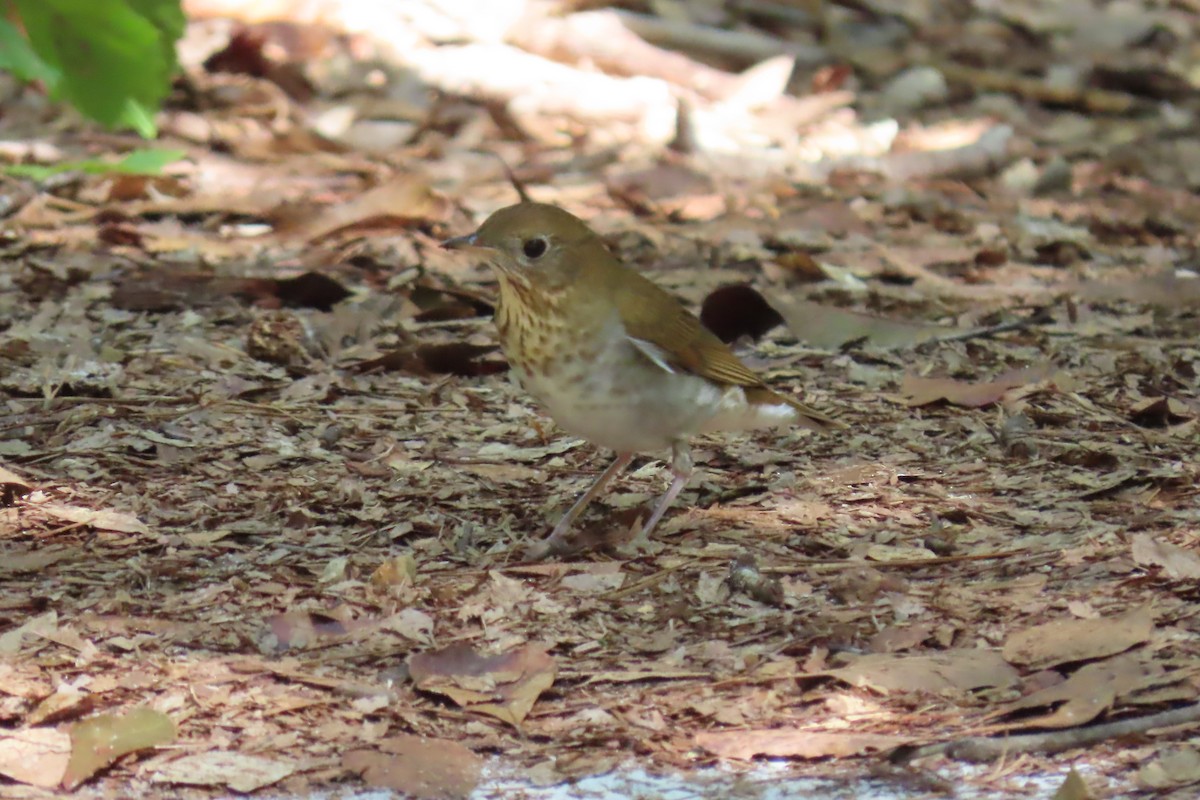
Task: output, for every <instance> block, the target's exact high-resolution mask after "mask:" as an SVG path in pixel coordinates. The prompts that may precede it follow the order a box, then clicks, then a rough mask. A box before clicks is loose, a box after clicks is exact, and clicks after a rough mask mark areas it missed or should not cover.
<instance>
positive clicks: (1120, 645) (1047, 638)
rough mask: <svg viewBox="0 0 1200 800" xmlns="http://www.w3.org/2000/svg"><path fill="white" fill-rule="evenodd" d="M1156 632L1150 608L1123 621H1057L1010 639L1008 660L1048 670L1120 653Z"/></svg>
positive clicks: (1007, 653) (1124, 615) (1124, 617)
mask: <svg viewBox="0 0 1200 800" xmlns="http://www.w3.org/2000/svg"><path fill="white" fill-rule="evenodd" d="M1153 630H1154V614H1153V612H1152V611H1151V610H1150V607H1149V606H1142V607H1141V608H1137V609H1134V610H1133V611H1130V612H1129V613H1127V614H1123V615H1121V616H1119V617H1107V618H1103V619H1069V620H1056V621H1054V622H1047V623H1045V624H1044V625H1038V626H1036V627H1033V628H1027V629H1026V630H1023V631H1018V632H1016V633H1014V634H1012V635H1011V636H1009V637H1008V641H1006V642H1005V643H1004V657H1005V658H1006V659H1008V661H1009V662H1011V663H1013V664H1021V665H1023V666H1026V667H1029V668H1030V669H1044V668H1046V667H1053V666H1055V665H1057V664H1066V663H1069V662H1072V661H1087V660H1089V659H1093V658H1103V657H1104V656H1111V655H1113V654H1115V653H1120V652H1122V651H1125V650H1128V649H1129V648H1131V647H1134V646H1136V645H1139V644H1142V643H1143V642H1146V641H1148V640H1149V639H1150V634H1151V632H1152V631H1153Z"/></svg>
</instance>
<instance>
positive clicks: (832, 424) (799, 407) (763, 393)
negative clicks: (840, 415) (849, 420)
mask: <svg viewBox="0 0 1200 800" xmlns="http://www.w3.org/2000/svg"><path fill="white" fill-rule="evenodd" d="M746 400H747V401H749V402H750V403H764V404H769V405H774V404H776V403H786V404H787V405H789V406H791V407H792V409H793V410H794V411H795V412H796V423H797V424H799V425H803V426H804V427H806V428H812V429H813V430H815V431H839V430H845V429H846V428H848V427H850V426H849V425H847V424H846V423H844V422H839V421H838V420H836V419H834V418H833V417H830V416H828V415H826V414H822V413H821V412H820V411H817V410H816V409H815V408H812V407H810V406H806V405H804V403H801V402H800V401H798V400H793V399H792V398H791V397H788V396H787V395H786V394H780V393H779V392H776V391H774V390H773V389H768V388H767V387H766V386H753V387H747V389H746Z"/></svg>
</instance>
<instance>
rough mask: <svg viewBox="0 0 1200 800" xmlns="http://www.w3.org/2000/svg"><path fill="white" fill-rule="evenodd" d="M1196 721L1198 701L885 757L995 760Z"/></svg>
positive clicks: (894, 760) (906, 749)
mask: <svg viewBox="0 0 1200 800" xmlns="http://www.w3.org/2000/svg"><path fill="white" fill-rule="evenodd" d="M1190 722H1200V703H1194V704H1192V705H1190V706H1184V707H1183V708H1174V709H1171V710H1170V711H1163V712H1161V713H1158V714H1151V715H1150V716H1148V717H1133V718H1132V719H1122V720H1117V721H1115V722H1105V723H1101V724H1099V725H1088V726H1087V727H1084V728H1073V729H1071V730H1065V731H1047V732H1045V733H1029V734H1022V735H1019V736H973V737H971V738H968V739H959V740H957V741H953V742H941V743H939V744H930V745H925V746H923V747H911V746H907V745H906V746H904V747H898V748H896V749H895V750H893V751H892V752H891V754H890V755H889V756H888V760H889V761H890V762H891V763H893V764H907V763H908V762H910V761H915V760H916V759H918V758H928V757H930V756H938V755H944V756H946V757H947V758H953V759H957V760H959V761H971V762H976V763H978V762H984V761H995V760H996V759H998V758H1002V757H1006V756H1009V755H1012V754H1014V753H1061V752H1062V751H1063V750H1070V749H1072V748H1076V747H1086V746H1087V745H1092V744H1096V743H1097V742H1102V741H1104V740H1106V739H1113V738H1116V737H1118V736H1129V735H1131V734H1135V733H1146V732H1147V731H1150V730H1153V729H1155V728H1166V727H1170V726H1172V725H1182V724H1186V723H1190Z"/></svg>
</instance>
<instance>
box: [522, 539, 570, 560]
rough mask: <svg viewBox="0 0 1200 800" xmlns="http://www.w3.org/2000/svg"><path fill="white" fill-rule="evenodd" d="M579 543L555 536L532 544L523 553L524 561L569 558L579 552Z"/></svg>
mask: <svg viewBox="0 0 1200 800" xmlns="http://www.w3.org/2000/svg"><path fill="white" fill-rule="evenodd" d="M579 550H580V547H579V543H578V542H575V541H571V540H569V539H568V538H567V537H566V536H559V535H553V536H548V537H546V538H545V539H539V540H538V541H536V542H533V543H531V544H530V545H528V546H527V547H526V548H525V552H524V553H522V559H523V560H524V561H527V562H529V561H545V560H546V559H547V558H549V557H550V556H568V555H573V554H574V553H577V552H579Z"/></svg>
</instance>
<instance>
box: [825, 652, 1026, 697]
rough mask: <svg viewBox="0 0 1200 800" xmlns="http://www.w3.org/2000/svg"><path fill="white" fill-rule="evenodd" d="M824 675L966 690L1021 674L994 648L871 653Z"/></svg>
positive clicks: (879, 685)
mask: <svg viewBox="0 0 1200 800" xmlns="http://www.w3.org/2000/svg"><path fill="white" fill-rule="evenodd" d="M821 674H825V675H832V676H833V677H835V678H838V679H840V680H843V681H845V682H846V683H849V684H850V685H852V686H867V687H870V688H872V689H875V690H877V691H883V692H889V691H891V692H945V691H958V692H967V691H971V690H973V689H981V688H985V687H987V688H993V687H1004V686H1011V685H1013V684H1015V683H1016V682H1017V680H1018V678H1019V677H1020V676H1019V673H1018V672H1017V671H1016V670H1015V669H1013V668H1012V667H1011V666H1009V665H1008V664H1007V663H1005V661H1004V659H1003V658H1001V657H1000V654H999V653H996V652H995V651H992V650H947V651H945V652H942V653H937V654H935V655H928V656H927V655H897V654H893V653H872V654H870V655H865V656H860V657H858V658H856V659H854V661H852V662H851V663H850V665H849V666H847V667H842V668H840V669H834V670H829V671H828V672H825V673H821Z"/></svg>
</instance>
